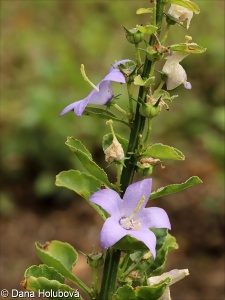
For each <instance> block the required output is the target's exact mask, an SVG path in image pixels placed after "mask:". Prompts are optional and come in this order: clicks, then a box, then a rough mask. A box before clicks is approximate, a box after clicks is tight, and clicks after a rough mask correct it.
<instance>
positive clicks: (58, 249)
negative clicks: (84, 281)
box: [35, 240, 78, 274]
mask: <svg viewBox="0 0 225 300" xmlns="http://www.w3.org/2000/svg"><path fill="white" fill-rule="evenodd" d="M35 246H36V249H37V252H38V256H39V257H40V259H41V260H42V261H43V262H44V263H45V264H46V265H48V266H50V267H55V266H54V265H52V262H57V264H58V265H60V268H61V269H62V270H64V269H66V270H69V271H71V270H72V268H73V266H74V265H75V264H76V262H77V259H78V254H77V251H76V250H75V249H74V248H73V247H72V246H71V245H70V244H68V243H64V242H60V241H57V240H53V241H51V242H47V243H46V244H45V245H41V244H39V243H36V244H35ZM58 271H59V270H58ZM59 272H60V271H59ZM60 273H61V274H63V273H62V272H60Z"/></svg>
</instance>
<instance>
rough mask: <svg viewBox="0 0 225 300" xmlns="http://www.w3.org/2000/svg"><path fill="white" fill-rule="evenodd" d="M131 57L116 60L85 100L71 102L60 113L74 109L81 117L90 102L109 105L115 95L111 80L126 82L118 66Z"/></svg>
mask: <svg viewBox="0 0 225 300" xmlns="http://www.w3.org/2000/svg"><path fill="white" fill-rule="evenodd" d="M129 61H130V60H129V59H124V60H120V61H118V62H116V63H115V64H114V65H113V66H112V67H111V68H110V70H109V73H108V74H107V75H106V76H105V78H103V79H102V81H100V82H99V84H98V85H97V86H95V88H94V90H92V91H91V93H90V94H89V95H88V96H87V97H86V98H84V99H83V100H80V101H76V102H73V103H71V104H69V105H68V106H67V107H66V108H64V109H63V111H62V112H61V113H60V116H62V115H64V114H66V113H68V112H69V111H71V110H74V113H75V114H76V115H77V116H78V117H81V116H82V114H83V112H84V110H85V107H86V106H87V105H88V104H97V105H107V104H108V102H109V101H110V100H112V98H113V97H114V94H113V90H112V84H111V81H115V82H120V83H126V80H125V77H124V75H123V74H122V73H121V72H120V70H118V69H116V67H117V66H118V65H120V64H123V63H126V62H129Z"/></svg>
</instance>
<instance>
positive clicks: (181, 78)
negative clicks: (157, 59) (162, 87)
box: [163, 63, 187, 91]
mask: <svg viewBox="0 0 225 300" xmlns="http://www.w3.org/2000/svg"><path fill="white" fill-rule="evenodd" d="M163 72H165V73H166V74H167V75H168V78H167V80H166V87H167V90H168V91H170V90H173V89H175V88H177V87H178V86H179V85H181V84H182V83H184V82H185V81H186V80H187V74H186V72H185V70H184V68H183V67H182V66H181V65H180V64H179V63H174V64H171V65H169V66H168V68H166V66H164V67H163Z"/></svg>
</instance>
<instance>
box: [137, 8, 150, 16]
mask: <svg viewBox="0 0 225 300" xmlns="http://www.w3.org/2000/svg"><path fill="white" fill-rule="evenodd" d="M152 12H153V8H150V7H148V8H139V9H138V10H137V11H136V14H137V15H141V14H151V13H152Z"/></svg>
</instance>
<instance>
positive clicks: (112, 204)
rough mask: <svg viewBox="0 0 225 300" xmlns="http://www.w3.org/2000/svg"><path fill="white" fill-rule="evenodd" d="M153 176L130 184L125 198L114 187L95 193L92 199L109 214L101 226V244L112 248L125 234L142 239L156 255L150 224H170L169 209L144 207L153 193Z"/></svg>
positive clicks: (103, 246) (159, 225) (154, 238)
mask: <svg viewBox="0 0 225 300" xmlns="http://www.w3.org/2000/svg"><path fill="white" fill-rule="evenodd" d="M151 186H152V179H144V180H142V181H138V182H136V183H133V184H131V185H129V186H128V188H127V189H126V192H125V194H124V197H123V199H121V198H120V196H119V194H118V193H117V192H115V191H114V190H111V189H104V190H99V191H97V192H96V193H94V194H93V195H92V196H91V198H90V200H89V201H90V202H92V203H95V204H97V205H99V206H101V207H102V208H103V209H104V210H105V211H106V212H108V213H109V214H110V215H111V217H109V218H108V219H107V220H106V221H105V223H104V225H103V228H102V231H101V234H100V242H101V246H102V248H109V247H111V246H113V245H114V244H115V243H116V242H118V241H119V240H120V239H121V238H123V237H124V236H126V235H130V236H131V237H133V238H135V239H137V240H139V241H141V242H143V243H144V244H145V245H146V246H147V247H148V248H149V250H150V251H151V253H152V255H153V257H155V256H156V249H155V247H156V237H155V235H154V233H153V232H152V231H151V230H149V228H168V229H170V228H171V226H170V221H169V218H168V216H167V213H166V212H165V211H164V210H163V209H161V208H158V207H151V208H145V205H146V203H147V201H148V199H149V197H150V194H151Z"/></svg>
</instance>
